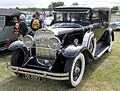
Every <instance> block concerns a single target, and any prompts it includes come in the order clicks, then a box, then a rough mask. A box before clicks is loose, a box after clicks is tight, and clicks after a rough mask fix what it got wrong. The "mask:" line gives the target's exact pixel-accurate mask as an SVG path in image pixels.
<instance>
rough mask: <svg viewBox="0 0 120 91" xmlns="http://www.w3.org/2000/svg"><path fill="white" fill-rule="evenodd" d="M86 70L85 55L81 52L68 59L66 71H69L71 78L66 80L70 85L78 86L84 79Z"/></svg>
mask: <svg viewBox="0 0 120 91" xmlns="http://www.w3.org/2000/svg"><path fill="white" fill-rule="evenodd" d="M84 70H85V57H84V55H83V53H79V55H78V56H76V57H75V58H74V59H68V60H67V61H66V64H65V69H64V71H65V72H69V80H68V81H66V83H67V85H68V86H69V87H76V86H77V85H78V84H79V83H80V82H81V80H82V77H83V74H84Z"/></svg>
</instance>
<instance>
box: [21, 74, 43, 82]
mask: <svg viewBox="0 0 120 91" xmlns="http://www.w3.org/2000/svg"><path fill="white" fill-rule="evenodd" d="M23 78H24V79H28V80H34V81H43V79H42V78H41V77H38V76H33V75H27V74H24V75H23Z"/></svg>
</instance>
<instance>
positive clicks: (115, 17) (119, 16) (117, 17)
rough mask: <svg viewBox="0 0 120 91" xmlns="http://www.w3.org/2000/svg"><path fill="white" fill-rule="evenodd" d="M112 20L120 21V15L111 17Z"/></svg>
mask: <svg viewBox="0 0 120 91" xmlns="http://www.w3.org/2000/svg"><path fill="white" fill-rule="evenodd" d="M111 19H120V15H111Z"/></svg>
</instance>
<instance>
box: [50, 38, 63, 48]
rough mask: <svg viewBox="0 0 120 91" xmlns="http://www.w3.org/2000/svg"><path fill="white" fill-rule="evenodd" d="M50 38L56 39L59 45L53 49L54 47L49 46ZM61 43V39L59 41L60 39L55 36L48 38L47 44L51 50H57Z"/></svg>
mask: <svg viewBox="0 0 120 91" xmlns="http://www.w3.org/2000/svg"><path fill="white" fill-rule="evenodd" d="M51 39H56V40H57V41H58V43H59V46H58V47H57V48H55V49H54V48H52V47H51V46H50V40H51ZM61 44H62V43H61V41H60V39H59V38H57V37H52V38H50V39H49V45H48V47H49V48H50V49H52V50H59V49H60V46H61Z"/></svg>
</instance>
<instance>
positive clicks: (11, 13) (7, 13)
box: [0, 9, 23, 16]
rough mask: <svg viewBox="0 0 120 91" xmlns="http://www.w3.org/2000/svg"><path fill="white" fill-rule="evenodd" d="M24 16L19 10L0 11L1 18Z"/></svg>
mask: <svg viewBox="0 0 120 91" xmlns="http://www.w3.org/2000/svg"><path fill="white" fill-rule="evenodd" d="M20 14H23V13H22V12H20V11H19V10H17V9H0V16H19V15H20Z"/></svg>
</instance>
